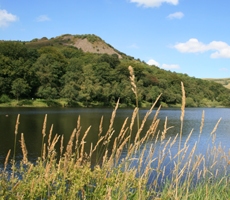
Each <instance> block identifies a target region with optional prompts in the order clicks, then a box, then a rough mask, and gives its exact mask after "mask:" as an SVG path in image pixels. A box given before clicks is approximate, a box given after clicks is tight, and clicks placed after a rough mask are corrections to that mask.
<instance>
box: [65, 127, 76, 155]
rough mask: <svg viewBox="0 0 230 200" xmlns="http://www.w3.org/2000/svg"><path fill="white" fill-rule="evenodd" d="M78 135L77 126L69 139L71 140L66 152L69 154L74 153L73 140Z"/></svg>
mask: <svg viewBox="0 0 230 200" xmlns="http://www.w3.org/2000/svg"><path fill="white" fill-rule="evenodd" d="M75 136H76V128H75V129H74V130H73V132H72V134H71V136H70V139H69V142H68V144H67V147H66V154H67V155H68V157H69V156H71V155H72V153H73V152H72V151H73V141H74V138H75Z"/></svg>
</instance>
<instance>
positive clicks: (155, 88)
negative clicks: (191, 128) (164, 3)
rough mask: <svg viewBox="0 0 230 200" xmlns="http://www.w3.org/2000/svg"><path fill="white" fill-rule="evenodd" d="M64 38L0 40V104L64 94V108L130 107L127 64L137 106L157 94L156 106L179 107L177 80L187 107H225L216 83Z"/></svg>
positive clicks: (224, 93) (228, 98) (226, 99)
mask: <svg viewBox="0 0 230 200" xmlns="http://www.w3.org/2000/svg"><path fill="white" fill-rule="evenodd" d="M76 37H84V38H86V39H87V40H88V41H89V42H91V43H94V42H95V41H96V40H98V37H97V36H95V35H81V36H79V35H78V36H76ZM99 39H100V38H99ZM69 40H70V39H69ZM69 40H68V41H64V40H60V39H55V38H51V39H47V38H43V39H41V40H38V39H34V40H32V41H29V42H23V41H0V103H6V102H9V101H11V100H12V99H16V100H18V101H19V100H20V102H23V104H24V105H26V104H28V105H29V104H30V103H31V101H32V100H34V99H43V100H44V101H47V102H49V106H58V105H59V104H58V103H57V102H58V100H60V99H64V100H65V102H66V104H65V106H69V107H73V106H83V107H93V106H108V107H109V106H114V105H115V104H116V102H117V100H118V99H119V100H120V104H121V105H122V106H123V107H133V106H135V103H136V100H135V95H134V93H133V91H132V89H131V88H132V86H131V84H130V78H129V76H130V74H129V70H128V66H132V67H133V69H134V73H135V79H136V80H135V81H136V84H137V88H138V103H139V107H148V106H150V105H151V104H152V103H153V102H154V101H155V99H156V98H157V97H158V96H159V94H162V95H161V97H160V99H159V102H158V105H162V106H163V107H169V106H170V107H176V106H178V107H179V106H180V104H181V82H183V84H184V86H185V90H186V106H188V107H215V106H225V107H227V106H230V90H229V89H227V88H225V87H224V86H223V85H221V84H219V83H216V82H214V81H211V80H203V79H199V78H195V77H190V76H189V75H187V74H181V73H176V72H172V71H167V70H163V69H160V68H159V67H157V66H154V65H152V66H150V65H148V64H146V63H145V62H144V61H141V60H140V59H135V58H133V57H131V56H127V55H126V54H124V53H121V52H119V51H117V52H118V53H119V55H121V56H122V57H121V58H120V57H119V56H118V53H117V54H116V53H114V54H110V55H109V54H107V53H103V54H101V53H92V52H84V51H83V50H82V49H80V48H77V47H74V46H71V45H66V43H67V42H71V41H69ZM100 40H101V39H100ZM110 47H111V45H110ZM111 48H112V47H111ZM21 100H23V101H21ZM55 102H56V103H55ZM18 106H20V104H18Z"/></svg>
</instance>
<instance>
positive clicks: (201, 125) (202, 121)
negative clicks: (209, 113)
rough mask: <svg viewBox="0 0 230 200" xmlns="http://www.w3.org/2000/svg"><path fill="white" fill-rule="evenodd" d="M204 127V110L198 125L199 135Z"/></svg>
mask: <svg viewBox="0 0 230 200" xmlns="http://www.w3.org/2000/svg"><path fill="white" fill-rule="evenodd" d="M203 127H204V110H203V112H202V117H201V123H200V134H201V133H202V130H203Z"/></svg>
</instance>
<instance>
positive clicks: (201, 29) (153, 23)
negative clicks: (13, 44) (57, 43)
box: [0, 0, 230, 78]
mask: <svg viewBox="0 0 230 200" xmlns="http://www.w3.org/2000/svg"><path fill="white" fill-rule="evenodd" d="M229 8H230V1H229V0H32V1H31V0H0V40H20V41H30V40H32V39H35V38H42V37H47V38H49V39H50V38H52V37H56V36H60V35H63V34H73V35H76V34H95V35H97V36H99V37H100V38H102V39H103V40H104V41H105V42H106V43H109V44H110V45H112V46H113V47H114V48H116V49H117V50H119V51H121V52H123V53H125V54H127V55H129V56H132V57H134V58H135V59H140V60H141V61H144V62H146V63H148V64H149V65H156V66H158V67H160V68H162V69H165V70H170V71H173V72H177V73H183V74H187V75H189V76H191V77H196V78H230V12H229V11H230V10H229Z"/></svg>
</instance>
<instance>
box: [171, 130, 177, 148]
mask: <svg viewBox="0 0 230 200" xmlns="http://www.w3.org/2000/svg"><path fill="white" fill-rule="evenodd" d="M177 137H178V133H177V134H176V136H175V137H174V139H173V141H172V142H171V144H170V148H172V146H173V145H174V144H175V143H176V139H177Z"/></svg>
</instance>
